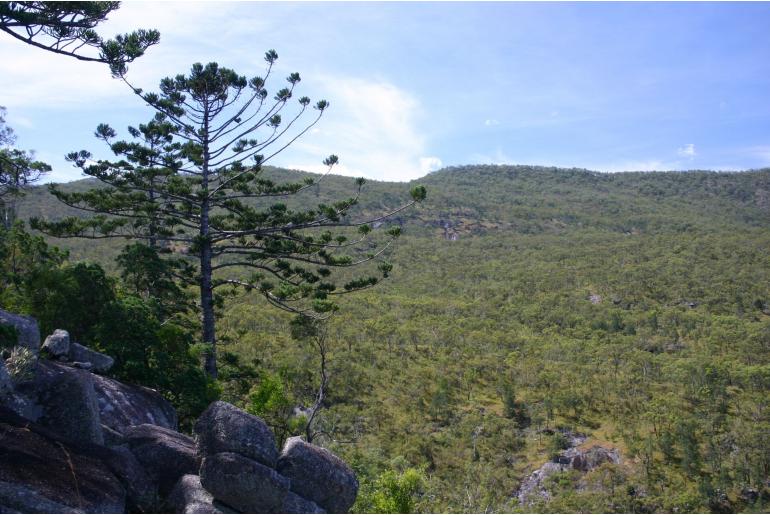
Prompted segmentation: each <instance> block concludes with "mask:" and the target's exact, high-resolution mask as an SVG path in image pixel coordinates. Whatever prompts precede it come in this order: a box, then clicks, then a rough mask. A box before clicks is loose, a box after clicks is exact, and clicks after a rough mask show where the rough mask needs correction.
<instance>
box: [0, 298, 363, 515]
mask: <svg viewBox="0 0 770 515" xmlns="http://www.w3.org/2000/svg"><path fill="white" fill-rule="evenodd" d="M0 323H1V324H4V325H11V326H13V327H15V328H16V333H17V334H18V335H19V344H20V345H23V346H24V348H25V349H27V351H28V352H29V355H31V356H32V358H31V359H30V360H29V362H28V363H27V364H26V372H25V373H24V374H19V373H13V374H9V371H8V369H7V368H6V362H5V360H4V359H0V434H2V435H4V436H3V438H0V513H15V512H21V513H124V512H125V513H148V512H165V513H327V512H329V513H345V512H347V511H348V510H349V509H350V507H351V506H352V505H353V503H354V502H355V499H356V494H357V492H358V481H357V480H356V477H355V474H354V473H353V471H352V470H351V469H350V467H348V466H347V465H346V464H345V463H344V462H343V461H342V460H340V459H339V458H338V457H336V456H334V455H333V454H332V453H331V452H329V451H328V450H326V449H323V448H321V447H317V446H314V445H311V444H308V443H307V442H305V441H303V440H302V439H300V438H290V439H288V440H287V442H286V443H285V445H284V447H283V449H282V450H281V451H280V452H279V450H278V448H277V446H276V441H275V436H274V435H273V433H272V431H271V430H270V428H269V427H268V426H267V425H266V424H265V422H264V421H263V420H262V419H260V418H259V417H256V416H253V415H250V414H248V413H246V412H244V411H242V410H240V409H238V408H236V407H235V406H233V405H231V404H228V403H226V402H221V401H217V402H214V403H213V404H211V405H210V406H209V407H208V409H207V410H206V411H205V412H204V413H203V414H202V415H201V417H200V418H199V419H198V421H197V423H196V424H195V431H194V435H193V436H188V435H184V434H182V433H180V432H178V431H177V416H176V412H175V411H174V409H173V407H172V406H171V405H170V404H169V403H168V402H167V401H166V400H165V399H163V397H161V396H160V395H159V394H158V393H157V392H155V391H154V390H151V389H148V388H143V387H140V386H135V385H129V384H125V383H122V382H120V381H116V380H114V379H110V378H107V377H104V376H101V375H98V374H97V373H96V372H104V371H106V370H109V368H110V367H111V366H112V358H110V357H109V356H105V355H104V354H100V353H98V352H96V351H93V350H91V349H88V348H86V347H84V346H82V345H79V344H77V343H75V342H71V341H70V339H69V334H68V333H67V332H66V331H63V330H57V331H55V332H54V334H52V335H50V336H49V337H48V338H46V340H45V343H44V345H43V348H44V349H45V350H46V352H47V354H48V355H49V356H51V357H53V358H54V360H49V359H44V358H41V357H39V349H40V336H39V330H38V329H37V323H36V322H35V321H34V319H32V318H30V317H22V316H19V315H14V314H11V313H6V312H4V311H1V310H0ZM9 363H10V362H9Z"/></svg>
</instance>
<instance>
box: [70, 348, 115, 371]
mask: <svg viewBox="0 0 770 515" xmlns="http://www.w3.org/2000/svg"><path fill="white" fill-rule="evenodd" d="M69 360H70V361H72V362H73V363H88V364H90V365H91V366H90V367H89V368H92V369H94V370H96V371H97V372H107V371H109V370H110V369H111V368H112V365H114V364H115V360H114V359H112V358H111V357H110V356H108V355H106V354H102V353H101V352H97V351H95V350H93V349H89V348H88V347H86V346H84V345H80V344H79V343H75V342H72V343H71V344H70V354H69Z"/></svg>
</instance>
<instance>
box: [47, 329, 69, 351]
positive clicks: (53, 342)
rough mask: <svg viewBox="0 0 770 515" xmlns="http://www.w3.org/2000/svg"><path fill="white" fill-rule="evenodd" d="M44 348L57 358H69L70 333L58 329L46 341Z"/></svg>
mask: <svg viewBox="0 0 770 515" xmlns="http://www.w3.org/2000/svg"><path fill="white" fill-rule="evenodd" d="M43 348H44V349H45V350H47V351H48V352H49V353H50V354H51V355H52V356H55V357H57V358H58V357H60V356H69V353H70V333H68V332H67V331H65V330H64V329H56V330H55V331H54V332H53V334H51V335H49V336H48V337H47V338H46V339H45V342H43Z"/></svg>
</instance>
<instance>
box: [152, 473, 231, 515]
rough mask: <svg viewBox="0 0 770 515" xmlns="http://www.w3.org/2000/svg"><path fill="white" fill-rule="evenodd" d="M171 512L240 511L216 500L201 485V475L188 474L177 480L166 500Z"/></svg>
mask: <svg viewBox="0 0 770 515" xmlns="http://www.w3.org/2000/svg"><path fill="white" fill-rule="evenodd" d="M166 505H167V507H168V508H169V509H170V511H171V513H238V512H236V511H235V510H233V509H232V508H230V507H229V506H225V505H224V504H222V503H220V502H219V501H216V500H214V496H213V495H211V494H210V493H209V492H207V491H206V490H205V489H204V488H203V486H201V478H200V476H194V475H192V474H187V475H185V476H182V477H181V478H180V479H179V481H178V482H177V484H176V486H175V487H174V489H173V490H172V491H171V494H170V495H169V496H168V499H167V500H166Z"/></svg>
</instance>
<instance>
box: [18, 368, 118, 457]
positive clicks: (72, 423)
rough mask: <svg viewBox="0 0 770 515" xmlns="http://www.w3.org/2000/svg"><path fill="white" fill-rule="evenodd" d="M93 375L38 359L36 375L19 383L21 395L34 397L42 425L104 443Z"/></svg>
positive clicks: (81, 439)
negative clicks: (25, 381) (27, 380)
mask: <svg viewBox="0 0 770 515" xmlns="http://www.w3.org/2000/svg"><path fill="white" fill-rule="evenodd" d="M93 377H94V375H93V374H90V373H88V372H86V371H84V370H77V369H74V368H70V367H67V366H64V365H60V364H58V363H53V362H51V361H47V360H40V361H39V362H38V367H37V374H36V375H35V378H34V379H33V380H32V381H30V382H28V383H25V384H21V385H17V388H16V389H17V391H18V393H19V394H21V395H20V396H24V397H26V398H27V399H32V400H34V404H35V405H36V406H38V407H39V408H40V410H41V413H42V414H41V416H40V417H39V418H38V419H37V422H39V423H40V424H41V425H43V426H46V427H48V428H50V429H51V430H52V431H54V432H56V433H58V434H60V435H62V436H64V437H66V438H68V439H70V440H72V441H75V442H79V443H86V444H98V445H102V444H103V443H104V435H103V434H102V426H101V421H100V418H99V405H98V403H97V400H96V393H95V392H94V384H93Z"/></svg>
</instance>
